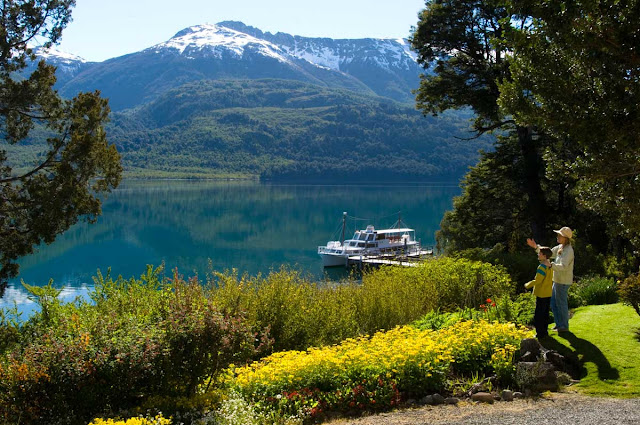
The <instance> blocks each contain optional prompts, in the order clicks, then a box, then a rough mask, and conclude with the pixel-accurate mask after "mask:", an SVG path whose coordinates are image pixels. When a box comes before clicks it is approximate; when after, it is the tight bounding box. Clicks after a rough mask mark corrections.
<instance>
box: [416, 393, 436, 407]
mask: <svg viewBox="0 0 640 425" xmlns="http://www.w3.org/2000/svg"><path fill="white" fill-rule="evenodd" d="M419 403H420V404H428V405H432V404H434V403H433V396H432V395H428V396H426V397H422V398H421V399H420V402H419Z"/></svg>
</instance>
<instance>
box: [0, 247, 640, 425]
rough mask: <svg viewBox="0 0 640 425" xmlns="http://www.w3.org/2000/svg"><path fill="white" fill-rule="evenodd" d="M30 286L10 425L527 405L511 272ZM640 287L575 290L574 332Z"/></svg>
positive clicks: (11, 351) (7, 379) (4, 355)
mask: <svg viewBox="0 0 640 425" xmlns="http://www.w3.org/2000/svg"><path fill="white" fill-rule="evenodd" d="M26 286H27V289H28V290H29V291H30V294H31V297H32V298H33V299H34V300H35V301H37V302H38V304H39V305H40V311H39V312H38V313H36V314H34V315H33V316H32V317H30V318H29V319H28V320H22V319H21V317H20V316H19V315H17V314H16V312H15V311H13V312H12V311H3V312H2V313H1V315H0V418H1V419H0V420H1V421H2V422H4V423H29V424H82V425H86V424H89V423H91V424H93V425H107V424H109V425H115V424H118V425H122V424H127V425H134V424H136V425H138V424H141V425H142V424H158V425H161V424H162V425H167V424H179V423H184V424H188V423H193V424H234V425H238V424H305V423H319V422H322V421H323V420H326V419H327V418H332V417H336V416H353V415H362V414H369V413H372V412H378V411H385V410H390V409H394V408H398V407H402V406H404V405H406V403H407V401H408V400H411V399H419V398H421V397H424V396H427V395H430V394H435V393H438V394H443V395H445V396H461V395H463V394H465V393H467V392H468V391H469V389H470V388H471V387H473V386H474V385H475V384H478V383H479V382H487V379H485V378H487V377H492V379H491V380H489V381H488V382H489V386H490V387H491V386H495V387H494V388H489V389H490V390H498V389H499V388H509V389H514V390H516V389H523V388H522V382H519V381H518V379H517V377H516V373H515V362H516V360H517V357H518V353H519V348H520V341H521V340H523V339H525V338H530V337H532V336H533V334H534V332H532V331H531V330H530V328H529V327H527V326H528V325H530V322H531V319H532V315H533V310H534V304H535V300H534V298H533V297H532V296H531V295H530V294H526V293H522V291H521V290H520V286H521V285H520V284H518V283H515V282H513V281H512V280H511V279H510V277H509V274H507V272H506V271H505V270H504V269H502V268H501V267H496V266H494V265H491V264H488V263H483V262H479V261H472V260H467V259H453V258H447V257H443V258H438V259H434V260H431V261H427V262H425V263H423V264H421V265H420V266H419V267H414V268H392V267H385V268H380V269H377V270H371V271H368V272H365V273H364V275H363V276H362V279H361V280H358V281H356V280H355V279H351V280H349V281H346V282H343V283H340V284H337V283H331V282H314V281H312V280H311V279H310V278H307V277H305V276H304V275H302V274H301V273H299V272H297V271H295V270H290V269H286V268H283V269H280V270H277V271H273V272H271V273H269V274H268V275H266V276H262V275H258V276H247V275H242V276H240V275H238V273H237V272H235V271H227V272H212V273H211V274H210V275H209V276H208V278H207V280H206V281H205V282H201V281H199V280H198V279H197V278H195V277H194V278H189V279H185V278H184V277H182V276H180V275H179V274H178V272H177V271H174V272H173V273H172V274H171V275H170V276H166V275H165V272H164V270H162V268H157V269H155V268H153V267H150V266H149V267H148V268H147V270H146V272H145V273H144V274H143V275H142V276H140V278H138V279H134V278H131V279H124V278H122V277H117V278H114V277H112V276H111V273H110V272H107V273H106V275H103V274H101V273H100V272H98V273H97V276H96V277H95V287H94V289H93V290H92V292H91V293H90V299H88V300H81V299H79V300H76V301H75V302H72V303H61V302H60V301H59V300H58V298H57V295H58V293H59V291H60V290H59V289H55V288H54V287H53V285H52V283H51V282H50V284H49V285H48V286H45V287H29V286H28V285H26ZM639 287H640V280H639V278H638V276H637V275H633V276H630V277H629V278H627V279H626V280H623V281H619V282H617V281H614V280H613V279H607V278H601V277H597V276H593V277H586V278H584V279H581V280H580V281H579V282H578V283H577V284H575V285H573V287H572V290H571V297H570V300H571V303H572V308H577V310H576V317H575V320H576V321H577V322H576V323H577V325H576V329H577V330H580V329H581V326H585V327H587V328H588V327H589V326H593V324H591V325H588V324H584V325H581V324H580V323H584V322H580V321H579V320H578V319H579V318H580V317H589V316H588V313H589V312H591V311H592V310H590V309H592V308H594V306H593V304H610V303H615V302H618V300H619V297H620V298H621V299H622V300H623V301H625V302H626V303H628V304H630V305H631V306H633V307H634V308H637V306H638V300H639V299H640V296H639V293H640V292H639V291H638V288H639ZM634 303H635V304H634ZM595 307H602V306H595ZM606 307H607V308H619V309H625V310H624V315H626V317H627V320H626V321H623V323H624V326H622V327H621V328H620V329H619V330H620V333H621V334H624V335H625V338H626V339H625V340H624V344H626V345H625V347H626V349H625V350H626V351H625V353H626V354H629V352H630V353H631V354H633V353H634V352H635V351H637V342H638V341H637V338H638V336H636V337H635V338H636V339H634V337H633V335H632V334H633V326H634V324H636V323H637V322H638V320H637V319H638V317H635V316H637V315H635V314H633V309H632V308H630V307H627V306H623V305H621V304H614V305H613V306H611V307H609V306H606ZM594 314H595V313H594ZM599 314H603V313H602V312H600V313H599ZM630 314H631V315H632V316H631V317H629V315H630ZM618 317H619V318H620V317H622V316H620V315H618ZM572 326H573V325H572ZM576 332H577V331H576ZM630 335H631V336H630ZM556 340H558V341H557V347H554V349H558V351H560V352H563V353H564V354H565V355H567V356H574V357H576V358H578V357H580V356H582V355H583V354H584V353H582V352H579V351H580V350H581V349H582V348H584V347H582V348H579V347H581V346H579V344H578V342H579V341H578V342H576V341H570V340H566V341H561V340H559V339H557V338H556V339H554V340H553V341H556ZM574 343H575V344H574ZM598 344H599V345H598V346H602V344H605V343H604V342H603V341H600V342H599V343H598ZM585 346H586V345H585ZM634 350H635V351H634ZM603 352H604V351H601V352H599V354H598V353H595V354H594V353H591V356H592V357H594V356H595V357H597V356H596V354H598V355H600V356H601V357H602V356H604V354H602V353H603ZM607 353H608V352H607ZM607 355H609V354H607ZM610 356H611V357H612V358H614V359H618V358H619V361H620V362H622V363H624V362H625V361H627V360H625V359H626V357H624V354H620V353H618V354H615V353H614V352H611V354H610ZM595 357H594V358H595ZM601 357H598V358H599V359H600V360H601ZM588 359H589V357H588V356H587V360H588ZM617 361H618V360H613V361H612V362H611V363H610V364H609V368H610V369H615V368H616V365H617V363H616V362H617ZM590 368H591V366H590V365H589V364H586V363H585V364H584V368H583V370H582V371H581V372H580V373H581V374H583V375H584V376H579V377H578V378H581V377H586V378H585V379H583V382H585V385H586V387H585V389H586V392H589V389H591V392H593V393H599V392H600V393H602V392H605V391H606V389H601V390H600V391H598V390H597V389H594V385H596V386H597V385H602V382H601V381H598V380H596V381H597V382H595V381H594V382H593V385H590V384H589V382H590V381H589V379H591V377H592V375H593V374H591V375H590V371H591V369H590ZM620 369H621V367H620ZM625 373H627V372H625ZM608 376H609V378H611V376H613V375H608ZM623 378H624V379H625V380H627V381H631V382H636V381H640V372H637V371H636V372H635V374H631V375H629V376H627V375H625V376H623ZM614 381H615V379H614ZM627 381H625V382H627ZM612 382H613V381H609V382H608V384H607V385H609V387H607V388H609V389H611V385H614V384H612ZM581 384H582V383H581ZM581 384H579V385H578V386H580V385H581ZM625 385H626V384H625V383H623V385H622V386H621V388H622V387H624V386H625ZM620 394H621V395H622V396H634V393H633V391H631V392H629V391H626V392H625V390H623V389H621V390H620ZM637 395H638V394H635V396H637Z"/></svg>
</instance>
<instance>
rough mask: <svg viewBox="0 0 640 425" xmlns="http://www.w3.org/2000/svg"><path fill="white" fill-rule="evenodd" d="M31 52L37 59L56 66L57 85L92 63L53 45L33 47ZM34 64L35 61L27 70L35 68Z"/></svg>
mask: <svg viewBox="0 0 640 425" xmlns="http://www.w3.org/2000/svg"><path fill="white" fill-rule="evenodd" d="M33 52H34V53H35V54H36V56H37V57H38V58H39V59H44V60H45V61H46V62H47V63H49V64H51V65H55V66H56V67H57V70H56V76H57V78H58V86H62V85H64V84H66V83H67V82H68V81H70V80H71V79H72V78H74V77H75V76H76V75H78V74H79V73H81V72H82V71H84V70H85V69H87V68H89V67H91V66H92V65H93V63H92V62H87V61H86V60H85V59H84V58H81V57H80V56H76V55H74V54H71V53H67V52H63V51H61V50H58V49H56V48H55V47H51V48H49V49H45V48H42V47H36V48H34V49H33ZM36 65H37V63H32V64H30V65H29V67H28V68H27V72H29V71H30V70H32V69H35V67H36Z"/></svg>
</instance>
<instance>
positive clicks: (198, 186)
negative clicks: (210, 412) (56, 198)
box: [0, 180, 460, 316]
mask: <svg viewBox="0 0 640 425" xmlns="http://www.w3.org/2000/svg"><path fill="white" fill-rule="evenodd" d="M459 193H460V189H459V187H458V185H457V183H451V184H433V185H429V184H403V185H311V184H276V183H258V182H246V181H228V182H227V181H225V182H219V181H182V180H178V181H176V180H152V181H125V182H123V183H122V184H121V185H120V187H119V188H118V189H117V190H116V191H114V192H113V193H111V194H109V196H108V197H107V198H106V199H105V200H104V202H103V213H102V215H101V216H100V217H99V218H98V221H97V223H95V224H88V223H84V222H83V223H78V224H77V225H75V226H73V227H72V228H71V229H69V230H68V231H67V232H66V233H64V234H63V235H60V236H59V237H58V238H57V239H56V241H55V242H54V243H53V244H51V245H46V246H41V247H39V248H38V252H36V253H35V254H33V255H30V256H28V257H25V258H23V259H21V261H20V276H19V277H18V278H17V279H13V280H11V281H10V283H9V287H8V288H7V291H6V293H5V296H4V298H2V299H0V307H5V308H6V307H11V306H13V305H14V303H15V304H17V306H18V309H19V311H21V312H23V313H24V316H28V315H29V314H30V313H31V312H32V311H33V309H34V307H35V305H34V304H33V303H32V302H31V301H30V300H28V299H27V297H26V292H25V290H24V288H23V287H22V285H21V284H20V280H21V279H22V280H24V282H26V283H28V284H31V285H46V284H47V282H48V281H49V279H53V280H54V286H56V287H58V288H60V287H64V290H63V293H62V294H61V297H62V298H63V299H64V300H66V301H71V300H73V299H74V298H75V297H76V296H83V295H84V294H86V293H87V291H88V290H90V289H91V287H92V285H93V280H92V276H95V275H96V270H98V269H100V270H101V271H102V272H103V274H106V271H107V269H108V268H109V267H110V268H111V274H112V276H118V275H122V276H123V277H125V278H129V277H139V276H140V275H141V274H142V273H143V272H144V271H145V268H146V264H153V265H155V266H158V265H160V264H162V263H163V262H164V264H165V267H166V269H167V270H168V273H169V274H170V270H172V269H174V268H176V267H177V268H178V270H179V272H180V273H181V274H183V275H184V276H185V277H188V276H193V275H194V274H196V273H197V274H198V275H199V276H200V277H202V278H204V277H205V275H206V273H207V271H208V270H209V262H210V263H211V265H212V267H213V269H214V270H217V271H224V270H227V269H232V268H235V269H237V270H238V271H239V273H240V274H242V273H245V272H246V273H249V274H250V275H255V274H257V273H263V274H264V273H268V272H269V271H270V270H272V269H278V268H280V266H281V265H283V264H286V265H288V266H290V267H293V268H295V269H298V270H300V271H302V272H304V273H306V274H308V275H310V276H312V277H314V278H317V279H323V278H325V277H327V276H328V278H331V279H338V278H340V277H343V276H344V273H341V272H340V270H338V271H337V272H336V271H335V270H330V272H331V274H329V275H325V270H324V269H323V267H322V261H321V259H320V257H319V256H318V255H317V247H318V246H319V245H325V244H326V242H327V241H329V240H338V239H339V238H340V230H341V222H342V213H343V211H346V212H347V213H348V214H349V216H350V217H352V218H350V219H349V220H348V221H347V229H348V230H347V235H349V236H351V234H352V233H353V231H354V230H355V227H356V226H357V227H358V228H365V227H366V226H367V225H368V224H373V225H375V226H376V227H380V228H382V227H390V226H391V225H392V224H394V223H395V221H396V220H397V218H398V213H401V216H402V220H403V222H404V223H405V225H407V226H408V227H412V228H414V229H416V238H419V239H420V240H421V241H422V244H423V246H431V245H434V244H435V232H436V230H438V228H439V224H440V221H441V219H442V215H443V213H444V212H445V211H446V210H448V209H451V207H452V200H453V197H454V196H456V195H458V194H459ZM356 218H357V219H356Z"/></svg>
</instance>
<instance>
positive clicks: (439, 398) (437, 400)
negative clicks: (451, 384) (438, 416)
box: [431, 393, 444, 404]
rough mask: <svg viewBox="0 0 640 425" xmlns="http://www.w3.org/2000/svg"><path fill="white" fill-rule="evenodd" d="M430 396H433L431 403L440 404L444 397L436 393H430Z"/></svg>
mask: <svg viewBox="0 0 640 425" xmlns="http://www.w3.org/2000/svg"><path fill="white" fill-rule="evenodd" d="M431 397H433V404H442V403H444V397H442V396H441V395H440V394H438V393H436V394H434V395H432V396H431Z"/></svg>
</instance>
